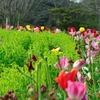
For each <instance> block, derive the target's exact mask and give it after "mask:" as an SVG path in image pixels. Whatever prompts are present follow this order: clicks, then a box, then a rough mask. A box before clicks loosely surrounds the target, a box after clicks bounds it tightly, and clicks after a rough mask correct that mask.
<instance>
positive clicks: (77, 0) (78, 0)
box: [70, 0, 81, 2]
mask: <svg viewBox="0 0 100 100" xmlns="http://www.w3.org/2000/svg"><path fill="white" fill-rule="evenodd" d="M70 1H76V2H80V1H81V0H70Z"/></svg>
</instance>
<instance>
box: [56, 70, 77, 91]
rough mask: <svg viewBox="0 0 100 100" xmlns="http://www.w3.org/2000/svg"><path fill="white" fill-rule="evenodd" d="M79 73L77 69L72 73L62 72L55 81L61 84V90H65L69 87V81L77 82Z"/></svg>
mask: <svg viewBox="0 0 100 100" xmlns="http://www.w3.org/2000/svg"><path fill="white" fill-rule="evenodd" d="M77 72H78V70H77V69H74V70H72V71H70V72H65V71H64V70H62V71H61V72H60V73H59V76H58V77H57V78H56V79H55V81H56V82H57V83H58V84H59V86H60V88H61V89H63V90H65V89H66V88H67V87H68V81H69V80H70V81H72V82H74V81H75V79H76V74H77Z"/></svg>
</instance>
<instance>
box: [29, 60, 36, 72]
mask: <svg viewBox="0 0 100 100" xmlns="http://www.w3.org/2000/svg"><path fill="white" fill-rule="evenodd" d="M31 70H35V69H34V67H33V65H32V60H30V64H29V65H28V71H29V72H30V71H31Z"/></svg>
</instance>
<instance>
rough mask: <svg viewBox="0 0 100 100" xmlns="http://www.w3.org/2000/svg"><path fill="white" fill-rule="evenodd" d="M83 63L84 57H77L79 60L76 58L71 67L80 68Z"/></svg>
mask: <svg viewBox="0 0 100 100" xmlns="http://www.w3.org/2000/svg"><path fill="white" fill-rule="evenodd" d="M84 64H85V60H84V59H79V60H76V61H75V62H74V64H73V68H77V69H80V68H82V67H83V65H84Z"/></svg>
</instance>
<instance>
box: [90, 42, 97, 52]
mask: <svg viewBox="0 0 100 100" xmlns="http://www.w3.org/2000/svg"><path fill="white" fill-rule="evenodd" d="M91 45H92V47H93V48H94V49H95V50H98V49H99V45H98V42H96V41H92V43H91Z"/></svg>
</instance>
